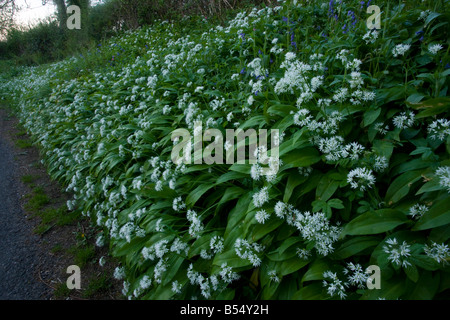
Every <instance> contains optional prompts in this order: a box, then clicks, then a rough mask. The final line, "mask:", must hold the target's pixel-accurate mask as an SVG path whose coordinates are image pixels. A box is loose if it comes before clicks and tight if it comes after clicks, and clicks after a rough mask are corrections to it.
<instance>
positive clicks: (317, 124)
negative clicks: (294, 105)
mask: <svg viewBox="0 0 450 320" xmlns="http://www.w3.org/2000/svg"><path fill="white" fill-rule="evenodd" d="M322 101H323V100H322ZM323 103H327V104H329V103H330V102H329V100H328V102H323ZM343 120H344V117H343V116H342V114H341V113H340V112H339V111H333V112H332V113H331V114H330V115H327V117H326V118H325V119H324V120H323V121H320V120H319V121H318V120H316V119H314V117H313V116H312V115H311V111H310V110H308V109H305V108H302V109H300V110H298V111H297V112H296V113H295V114H294V124H296V125H298V126H301V127H305V126H306V127H307V128H308V130H309V131H311V132H314V133H317V134H335V133H336V132H337V130H338V129H339V124H340V123H341V122H342V121H343Z"/></svg>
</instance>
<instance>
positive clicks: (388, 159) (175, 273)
mask: <svg viewBox="0 0 450 320" xmlns="http://www.w3.org/2000/svg"><path fill="white" fill-rule="evenodd" d="M377 5H379V6H380V8H381V9H382V30H380V31H378V32H374V31H368V30H367V26H366V19H367V17H368V14H367V13H366V7H367V3H362V2H359V1H345V2H344V1H342V2H338V1H333V0H331V1H330V2H327V3H322V2H319V1H310V2H297V1H286V2H284V3H282V4H281V5H280V6H277V7H273V8H272V7H264V8H263V9H261V10H259V9H254V10H251V11H249V12H245V11H242V12H239V13H238V14H237V15H236V16H235V17H234V19H232V20H230V21H228V22H227V23H226V25H225V26H215V25H212V24H210V23H209V22H208V21H207V20H205V19H197V18H186V20H185V21H182V22H181V23H179V24H178V23H169V22H167V21H163V22H160V23H156V24H155V25H153V26H151V27H148V28H140V29H138V30H136V31H134V32H127V33H125V34H123V35H121V36H119V37H115V38H112V39H111V40H110V41H109V42H107V43H104V44H102V45H101V46H99V47H98V48H97V49H96V50H91V51H90V52H89V53H87V54H85V55H83V56H82V57H73V58H70V59H67V60H65V61H61V62H59V63H55V64H52V65H49V66H46V67H41V68H28V69H23V70H22V71H21V74H20V76H16V77H14V78H12V79H8V80H7V81H4V82H2V85H1V87H0V92H1V94H2V97H3V98H4V99H5V100H6V101H9V102H10V103H14V104H15V107H16V110H17V113H18V115H19V116H20V117H21V119H22V123H23V125H24V127H25V128H27V130H28V131H29V133H31V134H32V136H33V137H34V140H35V143H37V144H39V145H40V147H41V149H42V155H43V157H44V161H45V164H46V165H47V167H48V171H49V173H50V174H51V176H52V177H53V178H54V179H57V180H59V181H61V182H62V183H63V184H64V185H65V186H66V188H67V190H68V191H71V192H73V194H74V199H73V200H71V201H69V202H68V207H69V208H70V209H71V210H79V211H80V212H82V214H83V215H85V216H89V217H91V219H92V221H93V223H95V224H96V225H97V226H98V227H99V228H101V229H102V231H103V232H102V234H101V236H100V238H99V239H98V241H97V243H99V244H102V243H104V240H105V239H107V240H108V241H107V242H106V243H109V246H110V250H111V253H112V254H113V255H114V256H115V257H118V258H119V259H120V261H121V266H120V267H118V269H116V277H117V278H119V279H123V281H124V282H123V283H124V287H123V292H124V294H125V295H127V296H128V297H130V298H136V299H190V298H193V297H196V298H205V299H233V298H234V299H255V298H259V299H343V298H346V299H377V298H385V299H397V298H400V299H433V298H445V297H448V289H449V286H450V282H449V281H448V279H449V269H448V259H449V255H450V252H449V248H448V238H449V237H450V232H449V226H450V212H449V208H450V197H449V192H450V158H449V152H450V131H449V130H450V120H449V111H448V110H449V109H448V107H449V104H450V99H449V98H448V87H449V80H448V75H449V73H450V71H449V48H450V46H449V43H448V39H449V28H448V21H449V12H450V11H449V10H448V5H449V4H448V1H442V2H440V3H439V2H433V3H431V4H427V3H422V2H421V1H417V2H416V3H408V5H406V4H403V3H401V2H400V3H397V2H391V1H387V2H382V3H381V2H380V3H378V4H377ZM186 26H189V27H186ZM196 120H197V121H202V123H203V128H204V129H206V128H208V127H209V128H215V129H218V130H220V131H221V132H225V129H232V128H243V129H248V128H256V129H279V130H280V131H281V132H282V134H281V135H280V136H279V137H278V138H279V139H280V141H281V145H280V148H279V149H280V150H279V152H280V159H281V162H280V168H279V170H278V171H277V172H274V174H272V175H267V176H263V175H260V174H259V172H260V171H259V167H258V166H262V164H260V163H256V164H243V165H239V164H233V165H227V164H213V165H208V164H205V163H203V164H187V165H184V164H175V163H173V162H172V161H171V151H172V149H173V146H174V142H173V141H172V140H171V133H172V131H173V130H175V129H178V128H186V129H189V130H190V131H191V134H192V130H193V128H194V122H195V121H196ZM192 135H193V134H192ZM224 136H225V135H224ZM205 146H206V144H205ZM233 148H236V146H233ZM369 265H378V266H379V267H380V269H381V289H379V290H369V289H367V287H366V280H367V277H368V274H366V273H365V272H364V270H365V269H366V268H367V267H368V266H369Z"/></svg>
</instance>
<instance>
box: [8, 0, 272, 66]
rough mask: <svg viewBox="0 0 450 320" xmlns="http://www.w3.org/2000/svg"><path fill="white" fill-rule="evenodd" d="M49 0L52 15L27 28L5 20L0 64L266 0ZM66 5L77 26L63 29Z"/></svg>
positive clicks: (216, 16) (51, 56)
mask: <svg viewBox="0 0 450 320" xmlns="http://www.w3.org/2000/svg"><path fill="white" fill-rule="evenodd" d="M0 1H1V0H0ZM3 1H6V0H3ZM44 1H45V0H44ZM47 1H50V0H47ZM53 2H54V3H55V4H56V7H57V12H56V17H57V19H47V20H42V21H40V22H39V23H38V24H37V25H35V26H33V27H32V28H23V27H19V26H14V25H11V26H10V27H9V28H8V30H7V31H5V32H3V36H4V39H3V41H1V42H0V67H2V68H3V66H5V67H6V66H7V65H11V64H12V65H37V64H43V63H48V62H53V61H57V60H60V59H62V58H65V57H67V56H71V55H75V54H80V53H81V52H83V50H86V49H89V48H92V47H94V46H95V45H97V44H98V43H100V42H101V41H103V40H105V39H107V38H109V37H111V36H114V35H117V34H118V33H120V32H124V31H126V30H134V29H136V28H139V27H142V26H144V25H151V24H152V23H153V22H154V21H156V20H169V21H180V20H182V19H183V17H186V16H190V17H198V18H202V19H204V18H206V19H208V20H214V21H217V22H219V23H220V22H223V21H224V20H225V19H226V18H227V16H228V15H229V14H231V13H232V12H233V11H234V10H236V9H242V8H244V7H248V6H250V5H252V6H254V5H260V4H262V3H266V4H268V5H270V4H271V2H272V1H271V0H106V1H104V3H102V4H98V5H95V6H91V4H90V1H89V0H65V1H64V0H53ZM273 2H275V1H273ZM70 5H78V6H79V7H80V8H81V15H82V17H81V30H69V29H68V28H67V26H66V21H67V13H66V8H67V7H68V6H70Z"/></svg>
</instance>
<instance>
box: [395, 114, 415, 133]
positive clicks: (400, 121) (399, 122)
mask: <svg viewBox="0 0 450 320" xmlns="http://www.w3.org/2000/svg"><path fill="white" fill-rule="evenodd" d="M414 121H415V114H414V112H411V111H410V112H402V113H400V115H398V116H396V117H394V119H393V120H392V122H393V123H394V126H395V127H396V128H399V129H407V128H409V127H412V126H413V125H414Z"/></svg>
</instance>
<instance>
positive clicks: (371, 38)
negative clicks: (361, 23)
mask: <svg viewBox="0 0 450 320" xmlns="http://www.w3.org/2000/svg"><path fill="white" fill-rule="evenodd" d="M378 35H379V33H378V31H377V29H372V30H369V31H367V33H366V34H365V35H364V36H363V40H364V41H365V42H366V44H369V43H375V41H377V39H378Z"/></svg>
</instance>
